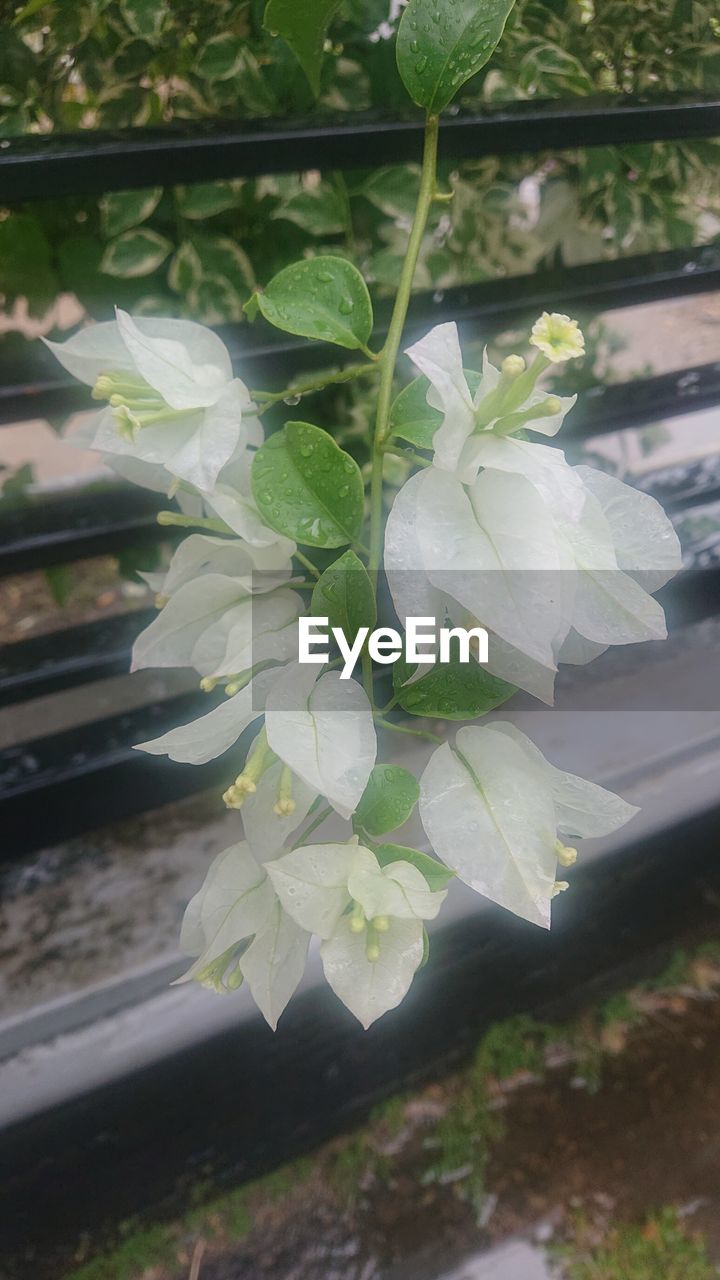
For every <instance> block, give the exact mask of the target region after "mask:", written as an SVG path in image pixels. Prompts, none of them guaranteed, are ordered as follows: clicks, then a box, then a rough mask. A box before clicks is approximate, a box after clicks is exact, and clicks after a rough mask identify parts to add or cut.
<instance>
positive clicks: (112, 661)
mask: <svg viewBox="0 0 720 1280" xmlns="http://www.w3.org/2000/svg"><path fill="white" fill-rule="evenodd" d="M156 616H157V614H156V611H155V610H154V609H134V610H133V611H132V612H131V613H123V614H120V615H116V616H115V617H112V618H101V619H100V620H99V621H97V622H88V623H85V624H84V625H83V626H79V627H65V628H64V629H63V630H62V631H52V632H50V633H49V634H48V635H42V636H33V637H32V638H31V639H29V640H20V641H17V642H16V643H15V644H6V645H4V646H3V648H2V650H0V707H5V706H9V705H11V704H17V703H19V702H24V701H25V700H26V699H28V698H39V697H41V696H44V695H45V694H48V693H57V692H58V691H59V690H60V689H66V688H68V687H71V688H77V687H78V686H79V685H82V684H88V683H89V682H90V681H91V680H100V679H104V678H105V677H107V676H112V675H117V674H118V673H120V672H123V671H127V670H128V666H129V661H130V650H131V648H132V644H133V641H134V640H135V637H136V636H137V635H138V633H139V632H140V630H141V629H142V628H143V627H147V626H148V625H149V624H150V622H152V620H153V618H155V617H156Z"/></svg>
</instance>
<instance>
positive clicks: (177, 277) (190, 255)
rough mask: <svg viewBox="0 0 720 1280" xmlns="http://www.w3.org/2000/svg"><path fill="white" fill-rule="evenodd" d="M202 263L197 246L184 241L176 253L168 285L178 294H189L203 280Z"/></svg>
mask: <svg viewBox="0 0 720 1280" xmlns="http://www.w3.org/2000/svg"><path fill="white" fill-rule="evenodd" d="M202 274H203V270H202V263H201V262H200V257H199V254H198V252H197V249H196V248H195V246H194V245H193V244H192V243H191V241H190V240H183V241H182V243H181V245H180V247H179V248H178V249H177V250H176V251H175V253H174V254H173V257H172V262H171V263H170V268H169V270H168V284H169V285H170V288H171V289H174V290H175V292H176V293H187V292H188V290H189V289H192V288H193V286H194V285H197V284H199V283H200V281H201V279H202Z"/></svg>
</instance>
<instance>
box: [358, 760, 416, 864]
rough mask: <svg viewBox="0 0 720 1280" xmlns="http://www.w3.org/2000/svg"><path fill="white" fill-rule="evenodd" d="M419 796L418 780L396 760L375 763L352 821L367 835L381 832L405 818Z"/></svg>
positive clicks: (398, 824) (405, 820)
mask: <svg viewBox="0 0 720 1280" xmlns="http://www.w3.org/2000/svg"><path fill="white" fill-rule="evenodd" d="M419 798H420V784H419V783H418V780H417V778H416V777H414V775H413V774H412V773H408V771H407V769H402V768H401V767H400V765H397V764H376V765H375V768H374V769H373V771H372V773H371V774H370V778H369V780H368V784H367V786H366V788H365V790H364V792H363V794H362V796H361V798H360V803H359V804H358V807H357V809H356V810H355V816H354V818H353V823H354V824H357V825H358V826H360V827H362V829H363V830H364V831H367V833H368V835H371V836H381V835H384V833H385V832H386V831H394V830H395V828H396V827H401V826H402V825H403V823H404V822H407V820H408V818H409V817H410V814H411V813H412V811H413V809H414V808H415V805H416V804H417V802H418V800H419ZM383 865H384V864H383Z"/></svg>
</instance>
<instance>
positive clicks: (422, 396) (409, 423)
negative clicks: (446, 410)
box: [390, 375, 443, 449]
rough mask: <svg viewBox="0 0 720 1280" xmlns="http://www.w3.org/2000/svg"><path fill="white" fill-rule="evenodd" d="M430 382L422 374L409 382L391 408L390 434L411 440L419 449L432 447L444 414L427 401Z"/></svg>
mask: <svg viewBox="0 0 720 1280" xmlns="http://www.w3.org/2000/svg"><path fill="white" fill-rule="evenodd" d="M429 386H430V384H429V382H428V380H427V378H425V377H423V376H422V375H421V376H420V377H419V378H415V379H414V380H413V381H412V382H410V383H408V385H407V386H406V387H404V388H403V390H402V391H401V392H400V395H399V396H398V397H397V399H396V400H395V402H394V404H393V406H392V408H391V410H390V434H391V435H393V436H399V437H400V439H401V440H409V442H410V444H414V445H416V446H417V448H418V449H432V442H433V436H434V435H435V432H436V431H437V429H438V427H439V426H440V424H441V422H442V420H443V416H442V414H441V413H440V411H439V410H438V409H432V408H431V407H430V405H429V404H428V402H427V393H428V388H429Z"/></svg>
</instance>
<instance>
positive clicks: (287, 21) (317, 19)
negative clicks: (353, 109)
mask: <svg viewBox="0 0 720 1280" xmlns="http://www.w3.org/2000/svg"><path fill="white" fill-rule="evenodd" d="M340 4H341V0H302V2H301V3H298V0H268V3H267V6H266V9H265V17H264V19H263V26H264V27H265V30H266V31H269V32H270V34H271V35H277V36H282V38H283V40H284V41H285V42H286V44H289V45H290V48H291V49H292V51H293V53H294V54H295V57H296V58H297V60H298V62H299V63H300V66H301V67H302V69H303V71H304V72H305V75H306V76H307V78H308V80H309V81H310V87H311V89H312V91H313V93H314V94H315V95H316V96H317V94H318V93H319V92H320V70H321V68H322V60H323V49H324V46H325V37H326V36H327V33H328V29H329V27H330V23H331V22H332V20H333V18H334V17H335V14H336V13H337V11H338V9H339V8H340Z"/></svg>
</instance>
